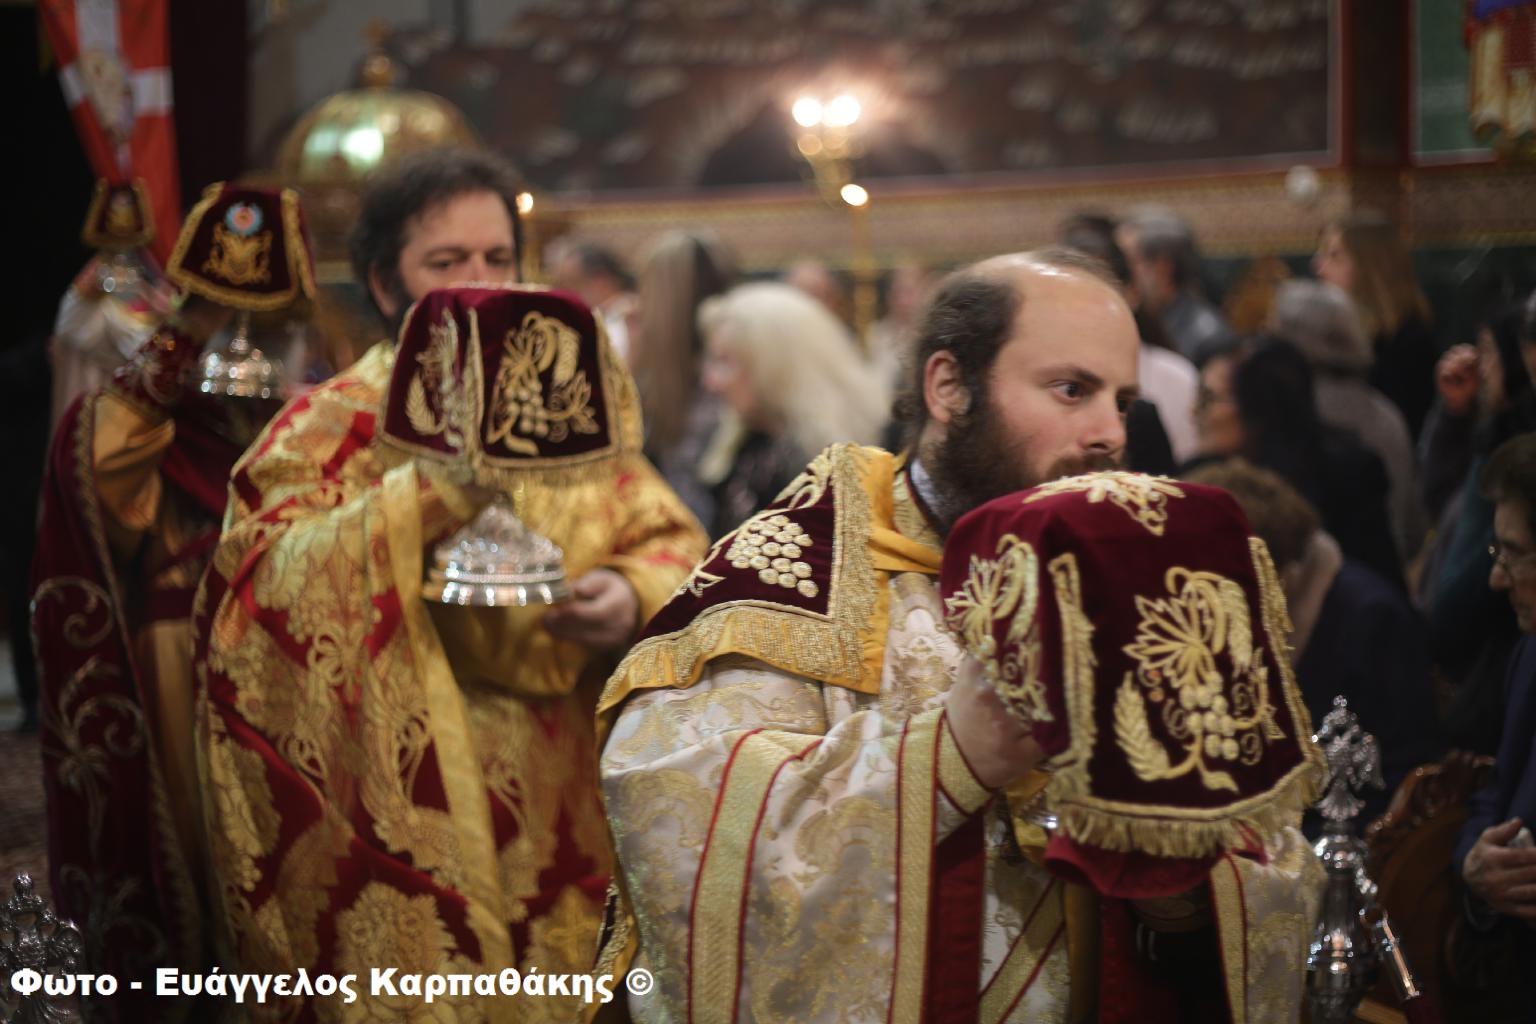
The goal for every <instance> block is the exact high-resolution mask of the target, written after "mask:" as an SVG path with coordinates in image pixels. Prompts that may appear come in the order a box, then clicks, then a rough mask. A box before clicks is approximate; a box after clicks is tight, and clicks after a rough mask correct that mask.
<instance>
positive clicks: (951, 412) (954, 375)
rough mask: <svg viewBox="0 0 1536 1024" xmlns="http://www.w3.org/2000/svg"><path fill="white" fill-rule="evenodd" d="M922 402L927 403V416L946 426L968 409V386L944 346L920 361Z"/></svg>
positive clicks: (951, 355)
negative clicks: (921, 367) (921, 368)
mask: <svg viewBox="0 0 1536 1024" xmlns="http://www.w3.org/2000/svg"><path fill="white" fill-rule="evenodd" d="M923 404H924V405H926V406H927V407H928V418H929V419H931V420H933V421H934V422H935V423H940V424H942V425H944V426H946V427H947V426H949V425H950V423H952V422H953V421H954V420H955V419H956V418H957V417H960V416H964V415H965V414H966V413H968V412H970V411H971V389H970V388H968V387H966V385H965V381H964V379H963V378H962V377H961V375H960V363H959V361H958V360H957V359H955V355H954V353H953V352H951V351H949V349H947V348H941V349H939V350H938V351H937V352H935V353H934V354H933V355H931V356H929V357H928V361H927V362H926V363H924V364H923Z"/></svg>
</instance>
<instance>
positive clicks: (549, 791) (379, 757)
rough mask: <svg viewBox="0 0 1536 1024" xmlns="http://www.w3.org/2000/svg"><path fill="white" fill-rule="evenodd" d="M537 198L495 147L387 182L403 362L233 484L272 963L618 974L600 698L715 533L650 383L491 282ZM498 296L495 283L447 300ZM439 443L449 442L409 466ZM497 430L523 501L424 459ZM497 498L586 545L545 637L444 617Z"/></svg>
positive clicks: (241, 870)
mask: <svg viewBox="0 0 1536 1024" xmlns="http://www.w3.org/2000/svg"><path fill="white" fill-rule="evenodd" d="M514 195H515V185H514V183H513V181H512V179H511V176H510V174H509V172H508V169H507V168H505V167H504V166H502V165H501V164H500V163H499V162H498V161H496V160H495V159H494V158H492V157H490V156H489V155H485V154H480V153H469V152H460V151H435V152H430V153H426V154H422V155H419V156H416V157H408V158H405V159H404V160H402V161H401V162H399V163H398V164H395V165H392V166H391V167H390V168H387V169H386V170H385V171H384V172H382V174H381V175H380V177H378V178H377V179H376V180H375V181H374V182H373V184H372V185H371V187H370V189H369V193H368V195H367V196H366V198H365V201H364V204H363V209H362V213H361V217H360V220H359V224H358V227H357V229H356V230H357V233H356V235H355V237H354V240H353V247H352V252H353V258H354V269H355V271H356V273H357V277H358V279H359V280H361V281H366V282H368V284H369V291H370V294H371V295H372V297H373V300H374V302H375V303H376V304H377V306H378V309H379V312H380V313H381V314H382V316H383V317H384V318H385V319H386V320H387V321H388V320H393V321H400V319H401V316H402V314H403V313H404V312H405V310H406V308H407V306H408V304H410V303H413V302H415V303H417V304H416V306H414V307H413V308H414V309H415V310H416V312H415V313H413V314H412V315H411V316H409V317H406V318H405V319H404V321H403V327H402V329H401V331H400V341H399V344H400V346H402V351H403V352H404V353H405V354H402V355H400V357H399V360H398V363H397V361H396V358H395V354H396V349H395V346H394V345H392V344H390V343H388V342H384V343H380V344H379V345H377V346H375V347H374V348H373V349H372V350H371V351H370V352H368V353H367V354H366V355H365V356H363V358H362V359H360V360H359V361H358V362H357V363H356V364H354V366H353V367H351V368H350V369H349V370H347V371H346V372H344V373H342V374H340V375H339V376H337V377H336V378H333V379H332V380H331V381H329V382H327V383H325V384H323V385H321V386H320V387H318V388H316V389H315V390H313V391H312V392H310V393H309V394H308V395H306V396H305V397H303V398H301V399H299V400H297V401H295V402H293V403H291V404H290V405H289V406H288V407H287V408H286V409H285V410H284V411H283V412H282V413H281V414H279V416H278V418H277V419H276V421H275V422H274V423H273V425H272V426H271V427H270V428H269V430H268V431H267V432H266V433H265V434H264V435H263V437H262V438H261V439H260V440H259V441H258V442H257V444H256V445H255V446H253V447H252V449H251V450H250V451H249V452H248V453H247V455H246V456H245V457H244V458H243V459H242V461H241V462H240V463H239V465H238V466H237V467H236V469H235V473H234V477H233V481H232V485H231V509H230V513H229V517H228V526H227V529H226V530H225V532H224V536H223V538H222V540H221V541H220V544H219V547H218V549H217V550H216V552H215V553H214V556H213V566H212V569H211V570H210V572H209V574H208V577H207V581H206V583H205V585H204V591H203V593H202V595H201V602H202V603H201V604H200V605H199V608H200V619H199V645H200V646H199V658H200V670H201V672H202V673H203V682H204V684H205V687H206V701H205V705H204V710H203V713H202V715H201V717H200V719H199V723H198V748H199V756H200V758H201V761H202V765H203V768H204V771H205V776H204V778H205V779H206V781H207V784H208V785H207V789H206V790H205V793H206V814H207V819H208V821H207V827H208V833H209V848H210V856H211V858H212V862H213V871H214V873H215V875H216V879H217V882H218V885H219V887H220V893H221V896H222V900H223V905H224V908H225V910H226V912H227V915H228V921H229V924H230V929H231V932H232V935H231V938H232V946H233V951H234V954H235V956H236V957H237V959H238V962H239V964H240V966H241V967H242V968H243V969H244V970H247V971H251V972H256V973H271V972H284V971H287V972H291V971H293V970H294V969H295V968H297V967H305V968H306V969H307V970H308V971H309V972H310V973H311V974H316V973H328V974H333V975H339V974H346V973H353V974H357V975H358V976H360V977H362V978H367V977H369V976H370V971H371V970H372V969H373V968H379V969H388V968H397V969H398V970H399V972H400V975H401V976H405V975H416V974H426V975H448V974H474V975H488V974H489V975H495V974H499V973H500V972H502V971H505V970H507V969H510V968H516V969H519V970H521V971H523V972H535V971H536V972H538V973H539V974H541V975H561V974H572V973H582V972H584V971H585V969H586V968H588V967H589V966H590V964H591V951H592V949H593V947H594V943H595V939H596V936H597V931H598V925H599V921H600V917H601V913H602V902H603V896H604V892H605V891H606V888H607V884H608V875H609V873H610V865H611V860H612V853H611V849H610V846H609V839H608V835H607V831H606V829H605V827H604V821H603V813H602V807H601V801H600V798H599V795H598V789H597V779H596V768H595V750H594V746H593V733H592V707H593V703H594V701H595V697H596V686H595V684H596V682H597V681H598V680H600V679H601V678H602V677H604V676H605V675H606V674H607V673H608V671H609V670H610V669H611V667H612V664H613V660H612V659H613V658H614V657H615V656H616V655H617V654H618V653H619V652H622V650H623V649H624V648H625V646H626V645H627V644H628V643H629V641H630V638H631V635H632V633H633V632H634V630H635V629H636V628H637V626H638V624H639V623H640V622H643V621H644V620H645V619H646V618H647V617H648V616H649V615H650V614H651V613H652V612H654V611H655V609H656V608H657V607H659V606H660V604H661V603H662V602H663V601H664V600H665V599H666V597H667V595H669V594H670V593H671V592H672V591H673V589H674V588H675V587H676V586H677V584H678V583H679V582H680V581H681V580H682V579H683V577H684V576H686V574H687V571H688V568H689V567H690V566H691V565H692V564H693V563H694V561H695V560H696V559H697V558H698V557H699V555H700V554H701V553H702V551H703V549H704V538H703V535H702V532H701V531H700V530H699V528H698V526H697V524H696V523H695V522H694V520H693V519H692V517H691V516H690V515H689V514H688V512H687V510H686V509H685V508H684V507H683V506H682V505H681V503H680V502H679V501H678V500H677V499H676V497H675V496H674V495H673V494H672V492H671V491H670V490H668V489H667V488H666V486H665V485H664V484H663V483H662V482H661V480H660V479H659V477H657V475H656V474H655V471H654V470H653V469H652V468H651V467H650V465H649V464H648V463H647V462H646V461H645V460H644V458H643V456H642V455H641V454H640V440H641V439H640V424H639V415H638V412H637V408H638V407H637V404H636V400H635V394H634V389H633V384H632V383H631V381H630V379H629V377H628V375H627V373H626V372H625V371H624V369H623V367H622V365H621V364H620V363H619V362H618V361H617V359H616V357H615V356H614V354H613V353H612V352H611V351H609V350H608V349H607V348H606V347H605V346H603V345H601V344H600V336H599V333H598V330H597V327H596V323H595V321H594V320H593V318H592V315H591V314H590V313H589V312H588V311H587V310H586V309H585V308H584V307H582V306H580V305H579V304H578V303H575V302H572V301H570V300H568V299H565V298H563V297H560V296H554V295H550V294H549V293H547V292H543V291H538V290H531V289H517V288H512V287H509V286H507V285H505V284H503V285H496V284H494V283H490V284H487V283H486V282H496V281H500V282H511V281H513V280H515V270H514V268H515V267H516V255H517V245H516V232H515V225H516V220H515V216H516V215H515V212H514V209H515V208H514V206H513V201H514V200H513V196H514ZM471 281H473V282H476V283H477V284H480V285H481V287H478V288H475V289H463V288H459V289H453V290H450V291H433V292H431V293H430V294H428V290H429V289H442V288H449V287H450V286H454V285H460V284H464V283H466V282H471ZM424 296H427V297H426V299H425V300H424V301H419V300H423V297H424ZM535 307H536V308H535ZM509 318H511V319H509ZM498 324H500V325H501V326H497V325H498ZM508 324H510V326H508ZM550 345H553V346H555V347H553V348H550V347H547V346H550ZM477 354H484V356H485V358H487V359H500V360H502V363H501V366H502V367H508V368H510V369H509V370H508V373H509V376H508V378H507V379H506V381H504V380H503V378H502V376H501V375H500V374H498V373H492V374H491V375H489V376H488V377H487V378H486V383H488V384H490V383H492V382H494V388H495V391H496V395H497V396H498V397H497V398H496V400H495V401H494V402H490V401H488V402H487V403H486V404H487V405H488V406H489V407H491V409H492V411H493V412H494V411H495V410H503V411H504V410H505V409H506V408H511V409H515V410H520V411H519V412H518V413H517V414H516V415H513V416H512V418H511V419H510V420H509V421H507V422H504V423H501V424H500V427H498V428H495V429H491V430H488V429H487V427H486V421H485V420H482V421H480V422H468V421H467V420H466V421H462V422H461V419H460V418H456V417H458V416H459V414H458V413H456V412H452V410H455V409H462V408H464V407H467V406H469V405H474V404H475V403H465V402H463V401H462V400H463V399H464V398H465V397H466V396H467V394H469V393H470V392H469V384H468V381H469V379H470V378H468V377H460V376H458V375H459V374H461V373H465V374H467V373H469V370H468V369H466V367H469V366H470V364H472V363H474V361H475V356H476V355H477ZM514 364H515V365H514ZM396 380H398V381H400V382H402V386H401V387H400V388H398V389H397V388H395V387H394V385H393V381H396ZM407 382H409V386H408V387H407V386H405V384H406V383H407ZM507 382H510V384H509V387H510V390H507V389H504V388H503V384H504V383H507ZM418 385H420V386H418ZM476 386H478V385H476ZM504 391H505V393H504ZM557 397H559V398H560V400H561V401H562V402H564V404H560V405H558V406H557V405H556V404H554V403H555V402H556V398H557ZM503 400H504V401H503ZM450 413H452V414H450ZM488 415H489V414H488ZM411 431H414V432H415V434H416V435H420V440H421V443H420V444H416V445H415V446H412V445H410V444H402V443H401V441H400V438H401V437H402V436H405V435H407V434H410V433H411ZM468 432H475V434H474V436H475V437H476V438H478V441H477V442H476V444H477V445H479V447H478V448H476V449H475V450H483V451H484V452H485V453H487V455H486V458H489V454H488V453H489V452H491V451H492V449H493V448H494V449H495V450H496V451H499V452H501V456H499V459H500V461H499V463H498V465H499V467H500V468H499V470H498V475H497V476H496V478H495V480H494V481H487V479H486V478H485V477H484V476H477V475H475V472H474V469H475V467H474V465H473V464H472V463H471V462H470V460H469V458H468V457H449V456H444V457H443V458H440V459H434V458H431V457H428V456H427V455H424V454H422V453H423V452H424V451H425V450H426V441H427V440H430V439H431V438H433V437H435V438H437V440H438V441H440V442H441V441H443V439H444V438H446V437H450V436H452V437H455V438H456V439H457V440H456V442H455V443H458V444H464V443H467V442H466V440H465V436H466V434H467V433H468ZM413 436H414V435H413ZM442 450H443V451H447V450H448V449H442ZM460 450H461V451H469V450H470V449H460ZM439 454H441V451H440V452H439ZM450 455H451V452H450ZM497 492H500V493H502V494H503V495H505V496H506V497H507V498H509V499H510V500H511V502H512V503H513V504H514V505H515V507H516V511H517V514H518V515H519V516H520V517H521V519H522V521H523V523H524V524H526V526H527V527H528V528H529V529H530V530H533V531H535V532H537V533H540V534H542V535H544V537H546V538H547V539H548V540H550V541H553V542H554V544H555V545H557V546H558V547H559V548H560V549H562V550H563V556H564V566H565V569H566V572H567V573H568V574H569V575H570V576H571V578H572V583H571V587H572V590H573V592H574V598H573V600H571V601H569V602H568V603H566V604H563V605H561V606H559V607H557V608H556V609H554V610H552V611H550V612H548V613H546V614H545V615H544V616H543V617H542V619H539V618H534V619H533V620H532V621H530V619H529V617H528V612H529V611H530V610H529V609H522V608H516V607H512V608H505V607H503V608H454V607H448V606H445V605H437V604H429V602H427V601H426V600H424V598H423V591H422V586H423V584H422V580H423V570H424V565H430V564H431V563H432V559H433V555H434V550H435V548H436V546H437V545H438V544H439V543H440V542H443V541H444V540H445V539H448V538H450V535H453V534H454V533H455V531H459V530H461V528H464V527H465V526H466V525H470V526H471V530H470V532H473V531H474V529H475V526H474V524H476V523H479V522H481V520H477V515H478V514H479V513H480V512H481V511H482V510H483V509H485V507H486V506H487V504H488V503H489V502H490V501H491V500H492V499H493V498H494V497H495V495H496V493H497ZM465 539H468V538H467V537H466V538H465ZM359 989H362V991H359V992H358V993H357V995H358V998H359V1000H360V1005H359V1006H358V1007H353V1008H350V1009H349V1010H348V1012H349V1013H359V1014H360V1017H359V1019H362V1018H364V1017H366V1018H367V1019H378V1020H383V1019H405V1018H407V1017H409V1018H410V1019H415V1016H414V1015H415V1014H416V1013H418V1012H422V1007H423V999H422V995H421V993H420V992H419V991H418V992H415V993H412V992H411V991H410V990H409V988H403V989H401V990H397V991H395V992H390V991H387V990H386V991H382V992H380V993H379V994H377V995H375V994H374V993H373V992H372V991H370V990H368V989H367V988H366V987H365V986H362V985H360V986H359ZM344 998H345V994H344V993H335V994H317V995H315V996H313V997H308V996H304V997H297V996H296V997H293V998H289V999H280V1000H277V1002H278V1003H279V1007H278V1010H279V1011H280V1013H281V1014H282V1019H284V1020H302V1021H313V1020H328V1019H332V1018H333V1017H337V1016H339V1015H340V1014H341V1013H342V1012H343V1011H342V1007H341V1003H342V1000H343V999H344ZM428 1009H429V1010H430V1012H431V1015H432V1019H435V1020H466V1021H467V1020H491V1021H499V1020H508V1021H510V1020H517V1021H536V1020H537V1021H542V1020H563V1019H570V1018H571V1017H572V1016H573V1015H574V1014H575V1012H576V1009H577V1004H575V1003H573V1001H572V1000H571V999H570V998H561V997H554V998H551V997H543V996H541V995H539V994H528V993H524V994H522V995H519V996H517V997H506V996H502V995H497V996H495V997H494V998H493V997H490V996H487V995H486V994H484V993H483V992H481V991H471V992H468V993H465V992H464V991H462V990H456V991H454V992H451V993H448V994H446V995H443V996H441V997H439V998H437V999H436V1000H435V1001H434V1002H433V1004H432V1006H431V1007H430V1008H428Z"/></svg>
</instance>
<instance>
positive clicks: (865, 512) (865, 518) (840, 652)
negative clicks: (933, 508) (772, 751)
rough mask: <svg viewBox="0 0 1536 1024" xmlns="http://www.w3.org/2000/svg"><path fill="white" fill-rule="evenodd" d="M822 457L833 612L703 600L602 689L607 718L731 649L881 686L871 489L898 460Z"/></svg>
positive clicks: (850, 451)
mask: <svg viewBox="0 0 1536 1024" xmlns="http://www.w3.org/2000/svg"><path fill="white" fill-rule="evenodd" d="M823 458H826V459H828V461H829V465H830V472H829V476H830V486H831V487H832V488H833V494H834V498H833V500H834V503H835V504H834V511H833V522H834V525H833V535H834V536H833V554H832V569H831V574H830V575H831V587H830V590H831V596H830V599H829V606H828V614H826V615H820V614H816V613H814V612H808V611H803V610H801V609H797V608H792V607H789V606H786V605H776V604H767V603H764V602H759V601H727V602H724V603H721V604H717V605H713V606H710V607H708V608H705V609H704V610H703V611H702V612H700V613H699V614H698V615H697V616H696V617H695V618H694V619H693V621H692V622H691V623H690V624H689V625H688V626H686V627H684V628H683V629H681V630H679V631H677V632H675V633H668V634H666V635H664V636H657V637H651V638H650V639H648V640H646V641H644V642H643V643H641V644H640V645H638V646H637V647H635V648H634V649H633V650H632V651H630V653H629V655H628V657H626V658H625V659H624V660H623V662H621V663H620V665H619V668H618V670H617V671H616V672H614V674H613V676H612V678H610V679H609V680H608V685H607V686H606V687H605V688H604V690H603V696H602V699H601V700H600V701H599V702H598V707H597V710H598V715H599V717H600V718H601V717H603V716H604V715H605V713H606V712H608V711H611V710H612V709H613V708H616V707H618V705H619V704H620V703H622V702H623V700H624V698H625V697H627V696H628V695H629V694H630V693H631V692H633V691H635V690H643V689H656V688H660V687H664V686H673V687H676V688H678V689H687V688H688V687H690V686H692V685H693V684H694V683H696V682H698V680H699V676H700V675H701V674H702V673H703V671H704V666H705V665H706V664H708V663H709V662H710V661H711V660H713V659H715V658H720V657H724V656H726V655H730V654H737V655H743V656H745V657H749V658H754V659H756V660H758V661H762V662H765V663H766V664H769V665H772V666H773V667H775V668H778V669H781V670H783V671H785V672H791V673H794V674H795V675H799V676H805V677H806V678H809V679H814V680H816V681H817V682H819V683H824V684H827V685H830V686H841V687H844V688H846V689H849V690H854V691H856V692H858V693H866V694H877V693H879V692H880V672H881V669H882V667H883V666H884V662H885V629H884V626H885V620H886V614H887V611H888V603H889V600H890V598H889V594H888V593H887V589H886V587H885V586H884V579H883V577H884V575H885V573H883V572H881V571H879V570H876V569H875V567H874V561H873V557H872V552H871V550H870V542H869V538H870V534H871V532H872V530H873V528H874V527H875V526H876V525H877V524H875V523H874V521H873V519H874V517H873V514H872V506H873V504H874V501H873V498H872V495H878V494H880V493H881V492H882V491H884V492H886V493H887V494H888V493H889V491H890V487H891V474H892V468H893V465H894V460H893V459H892V457H891V456H890V455H889V454H888V453H886V452H882V451H880V450H879V449H874V448H860V447H857V446H854V445H838V446H835V447H833V448H830V449H828V450H827V452H826V453H825V455H824V456H823ZM790 486H791V487H793V486H795V485H794V484H791V485H790ZM886 506H887V507H888V506H889V499H887V501H886ZM876 627H879V628H876ZM603 732H604V733H606V730H603ZM601 740H602V736H601V735H600V736H599V742H601Z"/></svg>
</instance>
